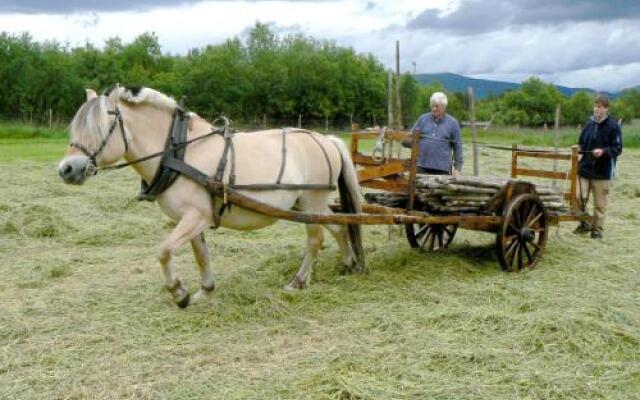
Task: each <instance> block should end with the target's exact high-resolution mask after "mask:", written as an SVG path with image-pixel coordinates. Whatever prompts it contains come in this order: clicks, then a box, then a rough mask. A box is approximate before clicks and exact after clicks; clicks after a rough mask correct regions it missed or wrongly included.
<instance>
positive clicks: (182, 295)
mask: <svg viewBox="0 0 640 400" xmlns="http://www.w3.org/2000/svg"><path fill="white" fill-rule="evenodd" d="M207 225H208V224H207V221H206V219H205V218H203V217H202V216H201V215H200V213H198V212H197V211H194V212H187V213H185V214H184V216H183V217H182V219H181V220H180V222H179V223H178V225H177V226H176V227H175V228H174V229H173V231H171V233H170V234H169V236H168V237H167V238H166V239H165V241H164V242H162V244H161V245H160V254H159V255H158V260H159V261H160V264H161V265H162V272H163V273H164V278H165V284H166V285H167V289H169V292H171V295H172V296H173V301H174V302H175V303H176V304H177V305H178V306H179V307H181V308H184V307H186V306H188V305H189V291H188V290H187V288H186V287H185V286H184V285H183V284H182V281H181V280H180V279H179V278H177V277H175V276H174V273H173V253H174V252H175V250H176V249H177V248H178V247H180V246H181V245H182V244H184V243H185V242H187V241H188V240H191V239H193V238H194V237H196V236H197V235H199V234H200V233H201V232H202V231H203V230H204V229H205V228H206V227H207Z"/></svg>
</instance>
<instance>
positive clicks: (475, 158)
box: [467, 86, 480, 176]
mask: <svg viewBox="0 0 640 400" xmlns="http://www.w3.org/2000/svg"><path fill="white" fill-rule="evenodd" d="M467 93H468V94H469V111H470V113H471V115H470V118H471V135H472V137H473V176H478V175H479V174H480V168H479V165H478V130H477V129H476V105H475V98H474V97H473V88H472V87H471V86H469V87H468V88H467Z"/></svg>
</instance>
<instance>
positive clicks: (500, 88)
mask: <svg viewBox="0 0 640 400" xmlns="http://www.w3.org/2000/svg"><path fill="white" fill-rule="evenodd" d="M416 79H417V80H418V82H420V83H424V84H430V83H434V82H440V83H442V85H443V86H444V87H445V89H447V90H448V91H451V92H466V91H467V88H468V87H469V86H471V87H472V88H473V92H474V94H475V95H476V97H477V98H479V99H482V98H486V97H489V96H491V95H493V96H499V95H501V94H502V93H504V92H506V91H507V90H514V89H518V88H520V86H521V85H520V84H519V83H512V82H502V81H492V80H489V79H476V78H469V77H467V76H463V75H458V74H451V73H441V74H417V75H416ZM556 87H557V88H558V90H559V91H560V92H561V93H563V94H564V95H566V96H571V95H572V94H574V93H575V92H579V91H583V90H586V91H588V92H595V90H593V89H588V88H570V87H566V86H558V85H556ZM638 87H640V86H638ZM605 93H606V92H605ZM607 94H608V95H609V96H610V97H616V96H617V95H618V93H607Z"/></svg>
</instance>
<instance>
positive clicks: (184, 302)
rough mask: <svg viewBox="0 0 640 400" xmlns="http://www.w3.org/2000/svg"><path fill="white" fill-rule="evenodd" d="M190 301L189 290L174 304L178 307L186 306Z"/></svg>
mask: <svg viewBox="0 0 640 400" xmlns="http://www.w3.org/2000/svg"><path fill="white" fill-rule="evenodd" d="M190 302H191V297H190V296H189V292H187V295H186V296H184V297H183V298H182V300H180V301H179V302H177V303H176V305H177V306H178V307H180V308H187V306H188V305H189V303H190Z"/></svg>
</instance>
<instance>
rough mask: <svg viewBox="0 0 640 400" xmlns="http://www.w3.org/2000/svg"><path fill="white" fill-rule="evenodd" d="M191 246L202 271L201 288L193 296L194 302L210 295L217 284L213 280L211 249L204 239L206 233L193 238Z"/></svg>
mask: <svg viewBox="0 0 640 400" xmlns="http://www.w3.org/2000/svg"><path fill="white" fill-rule="evenodd" d="M191 248H192V249H193V256H194V257H195V259H196V263H197V264H198V270H199V271H200V278H201V281H202V283H201V286H200V290H198V292H197V293H196V294H195V295H194V296H193V302H196V301H199V300H203V299H206V298H208V297H209V294H211V292H213V289H214V288H215V284H214V281H213V273H212V271H211V258H210V257H209V249H208V248H207V243H206V242H205V240H204V233H200V234H199V235H197V236H196V237H194V238H193V239H191Z"/></svg>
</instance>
